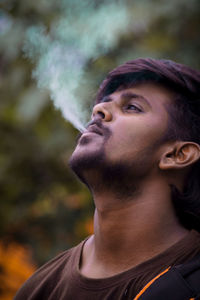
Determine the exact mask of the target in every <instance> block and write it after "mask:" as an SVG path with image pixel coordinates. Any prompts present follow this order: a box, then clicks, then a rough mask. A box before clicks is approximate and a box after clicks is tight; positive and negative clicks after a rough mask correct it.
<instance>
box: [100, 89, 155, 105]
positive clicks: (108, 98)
mask: <svg viewBox="0 0 200 300" xmlns="http://www.w3.org/2000/svg"><path fill="white" fill-rule="evenodd" d="M120 98H121V99H123V98H124V99H126V100H131V99H140V100H143V101H144V102H145V103H146V104H147V105H148V106H150V107H151V104H150V103H149V101H148V100H147V99H146V98H145V97H144V96H142V95H139V94H135V93H133V92H123V93H122V94H121V95H120ZM112 101H113V98H112V97H111V96H110V95H107V96H105V97H103V99H102V100H100V102H99V103H102V102H112Z"/></svg>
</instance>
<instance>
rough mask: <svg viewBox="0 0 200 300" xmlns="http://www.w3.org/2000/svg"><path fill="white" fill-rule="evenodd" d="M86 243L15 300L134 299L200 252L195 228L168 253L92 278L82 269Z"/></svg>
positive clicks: (44, 272)
mask: <svg viewBox="0 0 200 300" xmlns="http://www.w3.org/2000/svg"><path fill="white" fill-rule="evenodd" d="M84 242H85V241H83V242H82V243H80V244H79V245H78V246H76V247H74V248H72V249H70V250H67V251H65V252H63V253H61V254H60V255H58V256H57V257H56V258H54V259H53V260H51V261H49V262H48V263H47V264H45V265H44V266H42V267H41V268H40V269H39V270H38V271H37V272H36V273H35V274H34V275H33V276H32V277H30V278H29V280H28V281H26V283H25V284H24V285H23V286H22V288H21V289H20V290H19V291H18V293H17V295H16V296H15V298H14V300H36V299H37V300H79V299H80V300H106V299H109V300H113V299H115V300H117V299H123V300H125V299H131V300H132V299H133V298H134V297H135V296H136V295H137V293H138V292H139V291H140V290H141V289H142V288H143V287H144V285H145V284H147V283H148V282H149V281H150V280H151V279H152V278H154V277H155V276H156V275H157V274H159V273H160V272H161V271H163V270H165V269H166V268H167V267H168V266H174V265H178V264H181V263H184V262H187V261H190V260H191V259H192V258H193V257H195V256H197V255H200V234H199V233H198V232H196V231H195V230H192V231H191V232H189V233H188V234H187V235H186V236H185V237H184V238H183V239H182V240H180V241H179V242H177V243H176V244H174V245H173V246H171V247H170V248H168V249H167V250H165V251H164V252H162V253H160V254H159V255H157V256H155V257H153V258H152V259H150V260H148V261H145V262H143V263H141V264H139V265H137V266H136V267H134V268H131V269H129V270H128V271H125V272H123V273H120V274H117V275H115V276H112V277H109V278H103V279H91V278H86V277H84V276H83V275H81V273H80V271H79V263H80V259H81V253H82V249H83V245H84Z"/></svg>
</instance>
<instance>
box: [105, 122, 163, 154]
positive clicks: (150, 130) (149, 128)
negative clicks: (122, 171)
mask: <svg viewBox="0 0 200 300" xmlns="http://www.w3.org/2000/svg"><path fill="white" fill-rule="evenodd" d="M145 121H146V122H144V120H142V118H141V119H140V120H139V118H138V120H137V122H129V123H127V124H126V126H124V124H123V123H121V126H120V124H118V125H116V126H115V128H113V129H112V132H113V134H112V135H111V137H110V139H109V140H108V141H107V143H106V145H105V150H106V153H107V155H108V156H109V157H110V158H112V159H116V158H117V157H118V158H119V157H120V155H121V158H122V157H123V158H124V159H128V158H130V157H135V156H136V155H137V154H139V155H140V154H142V153H143V152H145V151H146V149H151V148H152V147H153V146H154V145H155V144H156V143H157V141H159V140H160V139H161V137H162V136H163V134H164V133H165V130H166V121H165V120H164V121H163V120H162V119H153V120H152V118H150V119H146V120H145Z"/></svg>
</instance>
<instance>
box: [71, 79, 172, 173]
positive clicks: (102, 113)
mask: <svg viewBox="0 0 200 300" xmlns="http://www.w3.org/2000/svg"><path fill="white" fill-rule="evenodd" d="M171 98H172V93H170V92H169V91H168V90H166V89H165V88H164V87H161V86H159V85H156V84H153V83H143V84H138V85H136V86H134V87H132V88H128V89H124V90H119V91H116V92H114V93H113V94H111V95H109V96H106V97H104V98H103V99H102V100H101V102H100V103H99V104H97V105H96V106H95V107H94V110H93V121H94V123H95V122H96V125H95V124H94V125H91V126H89V128H88V130H89V131H87V130H86V131H85V133H83V134H82V136H81V138H80V139H79V142H78V144H77V147H76V149H75V151H74V153H73V155H72V158H71V166H72V168H73V165H75V168H73V169H76V168H77V167H78V166H80V169H81V168H82V171H87V169H90V170H91V169H92V168H94V169H96V168H97V169H98V168H99V169H101V168H103V167H104V166H112V167H113V169H114V167H115V166H116V165H118V166H126V169H127V168H129V169H130V171H131V170H132V172H133V174H134V173H135V174H136V175H138V176H142V175H143V173H144V172H147V171H149V170H152V169H154V168H156V167H157V165H156V161H157V162H158V160H159V155H160V147H161V146H160V144H159V143H158V141H160V140H161V139H162V137H163V135H164V134H165V132H166V129H167V126H168V113H167V110H166V105H167V104H169V103H170V99H171ZM98 131H99V132H98ZM80 171H81V170H80ZM75 172H76V170H75ZM130 173H131V172H130Z"/></svg>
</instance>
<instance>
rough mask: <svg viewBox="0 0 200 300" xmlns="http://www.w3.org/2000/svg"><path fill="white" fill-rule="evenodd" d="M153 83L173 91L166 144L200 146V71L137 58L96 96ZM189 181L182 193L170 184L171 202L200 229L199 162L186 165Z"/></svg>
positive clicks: (190, 225) (189, 224)
mask: <svg viewBox="0 0 200 300" xmlns="http://www.w3.org/2000/svg"><path fill="white" fill-rule="evenodd" d="M142 83H143V84H145V83H153V84H155V85H158V86H162V87H164V88H166V89H167V90H168V91H169V92H171V96H172V97H171V102H170V103H169V105H167V106H166V109H167V112H168V116H169V118H168V126H167V129H166V132H165V134H164V135H163V137H162V139H161V140H160V142H161V143H163V142H167V141H169V142H192V143H195V144H197V145H200V72H198V71H196V70H193V69H191V68H189V67H187V66H184V65H181V64H178V63H175V62H173V61H170V60H155V59H136V60H133V61H129V62H127V63H125V64H123V65H121V66H119V67H117V68H116V69H114V70H113V71H111V72H110V73H109V74H108V76H107V78H106V79H105V80H104V81H103V83H102V84H101V86H100V89H99V91H98V94H97V97H96V103H99V102H100V101H101V99H103V98H104V97H105V96H106V95H110V94H112V93H114V92H115V91H117V90H121V89H127V88H130V87H134V86H137V85H138V84H142ZM185 169H186V171H187V174H188V176H187V179H186V180H185V183H184V186H183V189H182V191H180V190H179V189H178V188H177V186H175V185H171V193H172V201H173V204H174V207H175V210H176V213H177V216H178V217H179V219H180V221H181V223H183V225H184V226H185V227H186V228H196V229H198V230H200V162H199V160H198V159H197V160H194V162H192V163H191V165H190V164H189V166H188V165H186V166H185ZM184 171H185V170H184V168H183V172H184Z"/></svg>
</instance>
